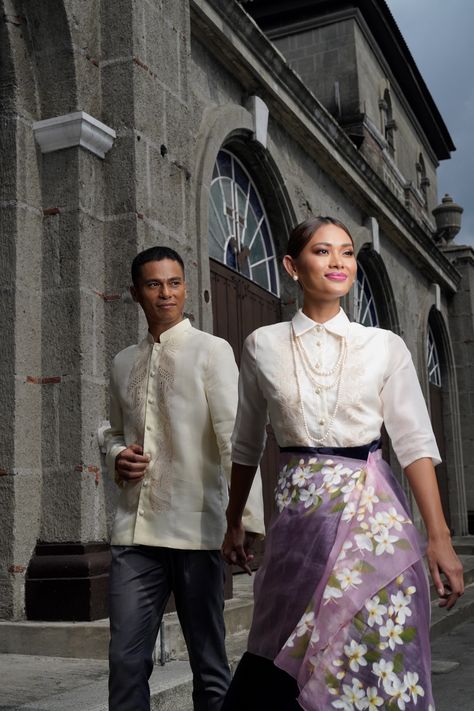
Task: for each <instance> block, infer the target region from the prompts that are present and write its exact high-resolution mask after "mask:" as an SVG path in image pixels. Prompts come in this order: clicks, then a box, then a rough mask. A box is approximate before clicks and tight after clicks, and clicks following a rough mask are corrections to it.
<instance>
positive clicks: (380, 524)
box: [369, 511, 390, 534]
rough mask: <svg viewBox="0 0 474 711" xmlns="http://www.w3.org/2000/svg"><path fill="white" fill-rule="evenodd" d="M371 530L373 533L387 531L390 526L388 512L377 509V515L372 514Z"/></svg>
mask: <svg viewBox="0 0 474 711" xmlns="http://www.w3.org/2000/svg"><path fill="white" fill-rule="evenodd" d="M369 523H370V530H371V531H372V533H374V534H375V533H382V532H383V531H386V530H387V529H388V528H390V526H389V525H388V521H387V514H386V512H385V511H377V513H376V514H375V516H370V518H369Z"/></svg>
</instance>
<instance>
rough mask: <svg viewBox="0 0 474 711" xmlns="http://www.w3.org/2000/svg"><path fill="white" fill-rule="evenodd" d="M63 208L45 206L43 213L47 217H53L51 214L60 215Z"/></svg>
mask: <svg viewBox="0 0 474 711" xmlns="http://www.w3.org/2000/svg"><path fill="white" fill-rule="evenodd" d="M60 212H61V210H60V209H59V207H45V208H43V215H44V216H45V217H51V215H59V213H60Z"/></svg>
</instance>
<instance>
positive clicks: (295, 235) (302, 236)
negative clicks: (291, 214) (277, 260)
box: [286, 215, 354, 259]
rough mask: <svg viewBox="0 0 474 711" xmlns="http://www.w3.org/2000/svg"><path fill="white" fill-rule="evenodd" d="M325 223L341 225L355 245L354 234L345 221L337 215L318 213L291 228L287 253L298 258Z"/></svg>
mask: <svg viewBox="0 0 474 711" xmlns="http://www.w3.org/2000/svg"><path fill="white" fill-rule="evenodd" d="M323 225H335V226H336V227H340V228H341V230H344V232H345V233H346V234H347V236H348V237H349V238H350V240H351V242H352V246H354V240H353V239H352V235H351V233H350V232H349V230H348V229H347V227H346V226H345V225H344V223H342V222H341V221H340V220H337V219H336V218H335V217H323V216H322V215H318V216H317V217H310V218H309V219H308V220H304V221H303V222H300V224H299V225H296V227H295V228H294V229H292V230H291V233H290V238H289V240H288V247H287V248H286V253H287V254H289V256H290V257H293V259H296V258H297V257H298V256H299V255H300V254H301V252H302V251H303V249H304V248H305V247H306V245H307V244H308V242H309V241H310V239H311V237H312V236H313V235H314V233H315V232H316V230H319V228H320V227H322V226H323Z"/></svg>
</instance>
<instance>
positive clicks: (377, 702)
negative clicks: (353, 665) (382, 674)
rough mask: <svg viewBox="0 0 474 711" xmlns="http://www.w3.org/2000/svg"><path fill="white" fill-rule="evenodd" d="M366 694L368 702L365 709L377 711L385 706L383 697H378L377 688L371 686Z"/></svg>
mask: <svg viewBox="0 0 474 711" xmlns="http://www.w3.org/2000/svg"><path fill="white" fill-rule="evenodd" d="M365 694H366V701H367V706H365V708H366V709H367V711H377V708H378V707H379V706H382V704H383V699H382V697H381V696H379V695H378V691H377V687H376V686H369V688H368V689H367V691H366V692H365Z"/></svg>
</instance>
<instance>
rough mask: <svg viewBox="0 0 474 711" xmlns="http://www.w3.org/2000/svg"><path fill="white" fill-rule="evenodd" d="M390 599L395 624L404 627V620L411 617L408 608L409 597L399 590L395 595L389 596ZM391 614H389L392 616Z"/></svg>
mask: <svg viewBox="0 0 474 711" xmlns="http://www.w3.org/2000/svg"><path fill="white" fill-rule="evenodd" d="M390 599H391V601H392V605H393V612H395V614H396V618H395V620H396V622H399V623H400V624H401V625H404V624H405V620H406V618H407V617H411V610H410V608H409V605H410V602H411V595H404V594H403V592H402V591H401V590H399V591H398V592H397V594H396V595H391V596H390ZM393 612H392V613H391V614H393Z"/></svg>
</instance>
